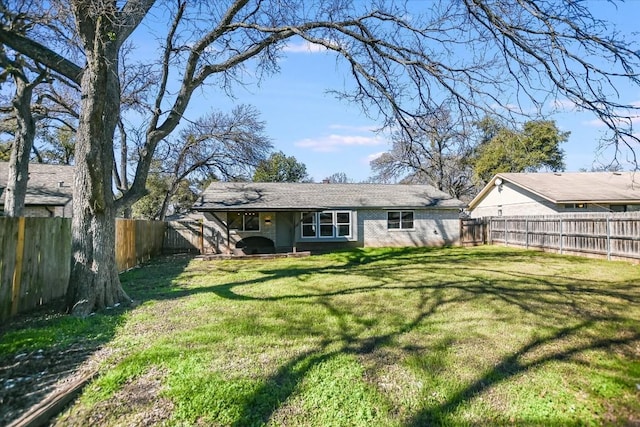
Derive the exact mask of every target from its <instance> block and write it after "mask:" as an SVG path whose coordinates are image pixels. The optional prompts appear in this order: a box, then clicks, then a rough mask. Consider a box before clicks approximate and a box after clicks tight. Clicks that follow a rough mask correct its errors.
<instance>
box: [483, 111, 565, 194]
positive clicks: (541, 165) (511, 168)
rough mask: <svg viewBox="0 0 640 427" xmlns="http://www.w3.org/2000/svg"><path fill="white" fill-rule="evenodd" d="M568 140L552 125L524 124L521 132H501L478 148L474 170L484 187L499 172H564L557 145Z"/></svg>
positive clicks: (544, 121)
mask: <svg viewBox="0 0 640 427" xmlns="http://www.w3.org/2000/svg"><path fill="white" fill-rule="evenodd" d="M568 139H569V132H561V131H560V130H559V129H558V128H557V126H556V124H555V122H553V121H549V120H538V121H529V122H526V123H525V124H524V126H523V129H522V130H521V131H518V130H511V129H507V128H502V129H500V130H499V131H497V132H496V133H495V135H494V136H493V137H492V138H491V139H490V140H488V141H487V142H485V143H484V144H480V145H479V146H478V147H477V152H476V155H475V158H474V159H473V170H474V173H475V176H476V177H477V179H478V180H479V181H480V182H481V183H483V184H485V183H487V182H489V180H490V179H491V177H493V175H495V174H496V173H500V172H535V171H538V170H541V169H548V170H551V171H561V170H564V167H565V166H564V152H563V151H562V149H561V148H560V145H561V144H562V143H564V142H566V141H567V140H568Z"/></svg>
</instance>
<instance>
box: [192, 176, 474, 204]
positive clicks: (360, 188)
mask: <svg viewBox="0 0 640 427" xmlns="http://www.w3.org/2000/svg"><path fill="white" fill-rule="evenodd" d="M463 206H464V203H462V202H461V201H460V200H457V199H454V198H452V197H451V196H449V195H448V194H446V193H443V192H441V191H439V190H437V189H435V188H434V187H432V186H430V185H391V184H312V183H276V182H240V183H237V182H214V183H212V184H211V185H210V186H209V187H208V188H207V189H206V190H205V192H204V193H203V195H202V197H201V198H200V200H199V201H198V202H196V204H195V205H194V209H195V210H200V211H228V210H261V211H266V210H279V211H284V210H294V211H299V210H324V209H354V208H412V209H416V208H436V209H445V208H449V209H452V208H460V207H463Z"/></svg>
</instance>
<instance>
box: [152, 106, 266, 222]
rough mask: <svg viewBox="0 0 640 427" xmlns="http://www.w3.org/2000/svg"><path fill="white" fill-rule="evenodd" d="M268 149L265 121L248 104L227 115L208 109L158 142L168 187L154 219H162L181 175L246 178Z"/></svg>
mask: <svg viewBox="0 0 640 427" xmlns="http://www.w3.org/2000/svg"><path fill="white" fill-rule="evenodd" d="M271 148H272V146H271V141H270V140H269V138H268V137H267V136H266V135H265V123H264V122H263V121H261V120H260V113H259V112H258V110H256V109H255V107H252V106H250V105H239V106H237V107H235V108H234V109H233V111H232V112H231V113H230V114H226V113H223V112H220V111H216V112H212V113H210V114H208V115H207V116H205V117H202V118H200V119H198V120H196V121H195V122H194V123H192V124H191V125H189V126H188V127H187V128H186V129H184V130H183V131H182V132H180V138H179V140H178V141H172V142H168V141H162V142H161V144H160V145H159V147H158V151H159V154H158V158H160V159H161V160H162V162H161V163H162V165H163V167H162V169H163V172H164V175H165V176H167V177H169V188H168V191H167V192H166V195H165V197H164V200H163V201H162V206H161V207H160V210H159V212H158V214H157V216H156V219H159V220H163V219H164V217H165V215H166V214H167V209H168V207H169V203H170V201H171V198H172V197H173V195H174V194H175V193H176V190H177V189H178V187H179V185H180V183H181V182H183V181H184V179H185V178H187V177H189V176H190V175H194V174H195V173H197V172H200V174H201V175H202V176H211V175H213V176H217V177H218V178H220V179H224V180H237V179H239V178H243V177H244V178H245V179H247V177H248V176H250V175H251V170H252V169H253V168H255V167H256V166H257V165H258V163H259V162H260V161H262V160H265V159H266V155H267V153H268V152H269V151H270V150H271Z"/></svg>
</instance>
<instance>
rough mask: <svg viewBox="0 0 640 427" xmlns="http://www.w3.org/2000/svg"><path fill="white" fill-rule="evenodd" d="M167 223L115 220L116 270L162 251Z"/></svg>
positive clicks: (124, 268) (125, 267)
mask: <svg viewBox="0 0 640 427" xmlns="http://www.w3.org/2000/svg"><path fill="white" fill-rule="evenodd" d="M166 228H167V224H166V223H165V222H163V221H140V220H134V219H117V220H116V264H117V265H118V271H125V270H128V269H130V268H133V267H135V266H136V265H139V264H141V263H143V262H145V261H148V260H149V259H150V258H151V257H154V256H157V255H159V254H160V253H161V252H162V244H163V239H164V233H165V229H166Z"/></svg>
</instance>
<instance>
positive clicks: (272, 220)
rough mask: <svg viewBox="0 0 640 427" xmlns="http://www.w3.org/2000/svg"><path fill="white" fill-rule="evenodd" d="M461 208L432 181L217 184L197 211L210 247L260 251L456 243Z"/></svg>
mask: <svg viewBox="0 0 640 427" xmlns="http://www.w3.org/2000/svg"><path fill="white" fill-rule="evenodd" d="M463 206H464V203H462V202H461V201H459V200H457V199H454V198H452V197H451V196H449V195H448V194H445V193H443V192H441V191H438V190H437V189H435V188H434V187H432V186H429V185H385V184H315V183H254V182H249V183H229V182H214V183H212V184H211V185H210V186H209V187H208V188H207V189H206V191H205V192H204V193H203V194H202V196H201V198H200V199H199V201H198V202H196V204H195V205H194V209H195V210H196V211H199V212H202V213H203V214H204V221H205V225H206V226H207V227H206V228H207V229H208V231H206V232H205V240H207V242H208V245H209V248H210V249H209V250H210V251H213V252H217V253H233V252H244V253H260V252H272V251H278V252H280V251H291V250H294V251H296V250H313V251H325V250H331V249H337V248H348V247H365V246H378V247H380V246H443V245H452V244H457V243H458V241H459V234H460V231H459V212H460V209H461V208H462V207H463Z"/></svg>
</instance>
